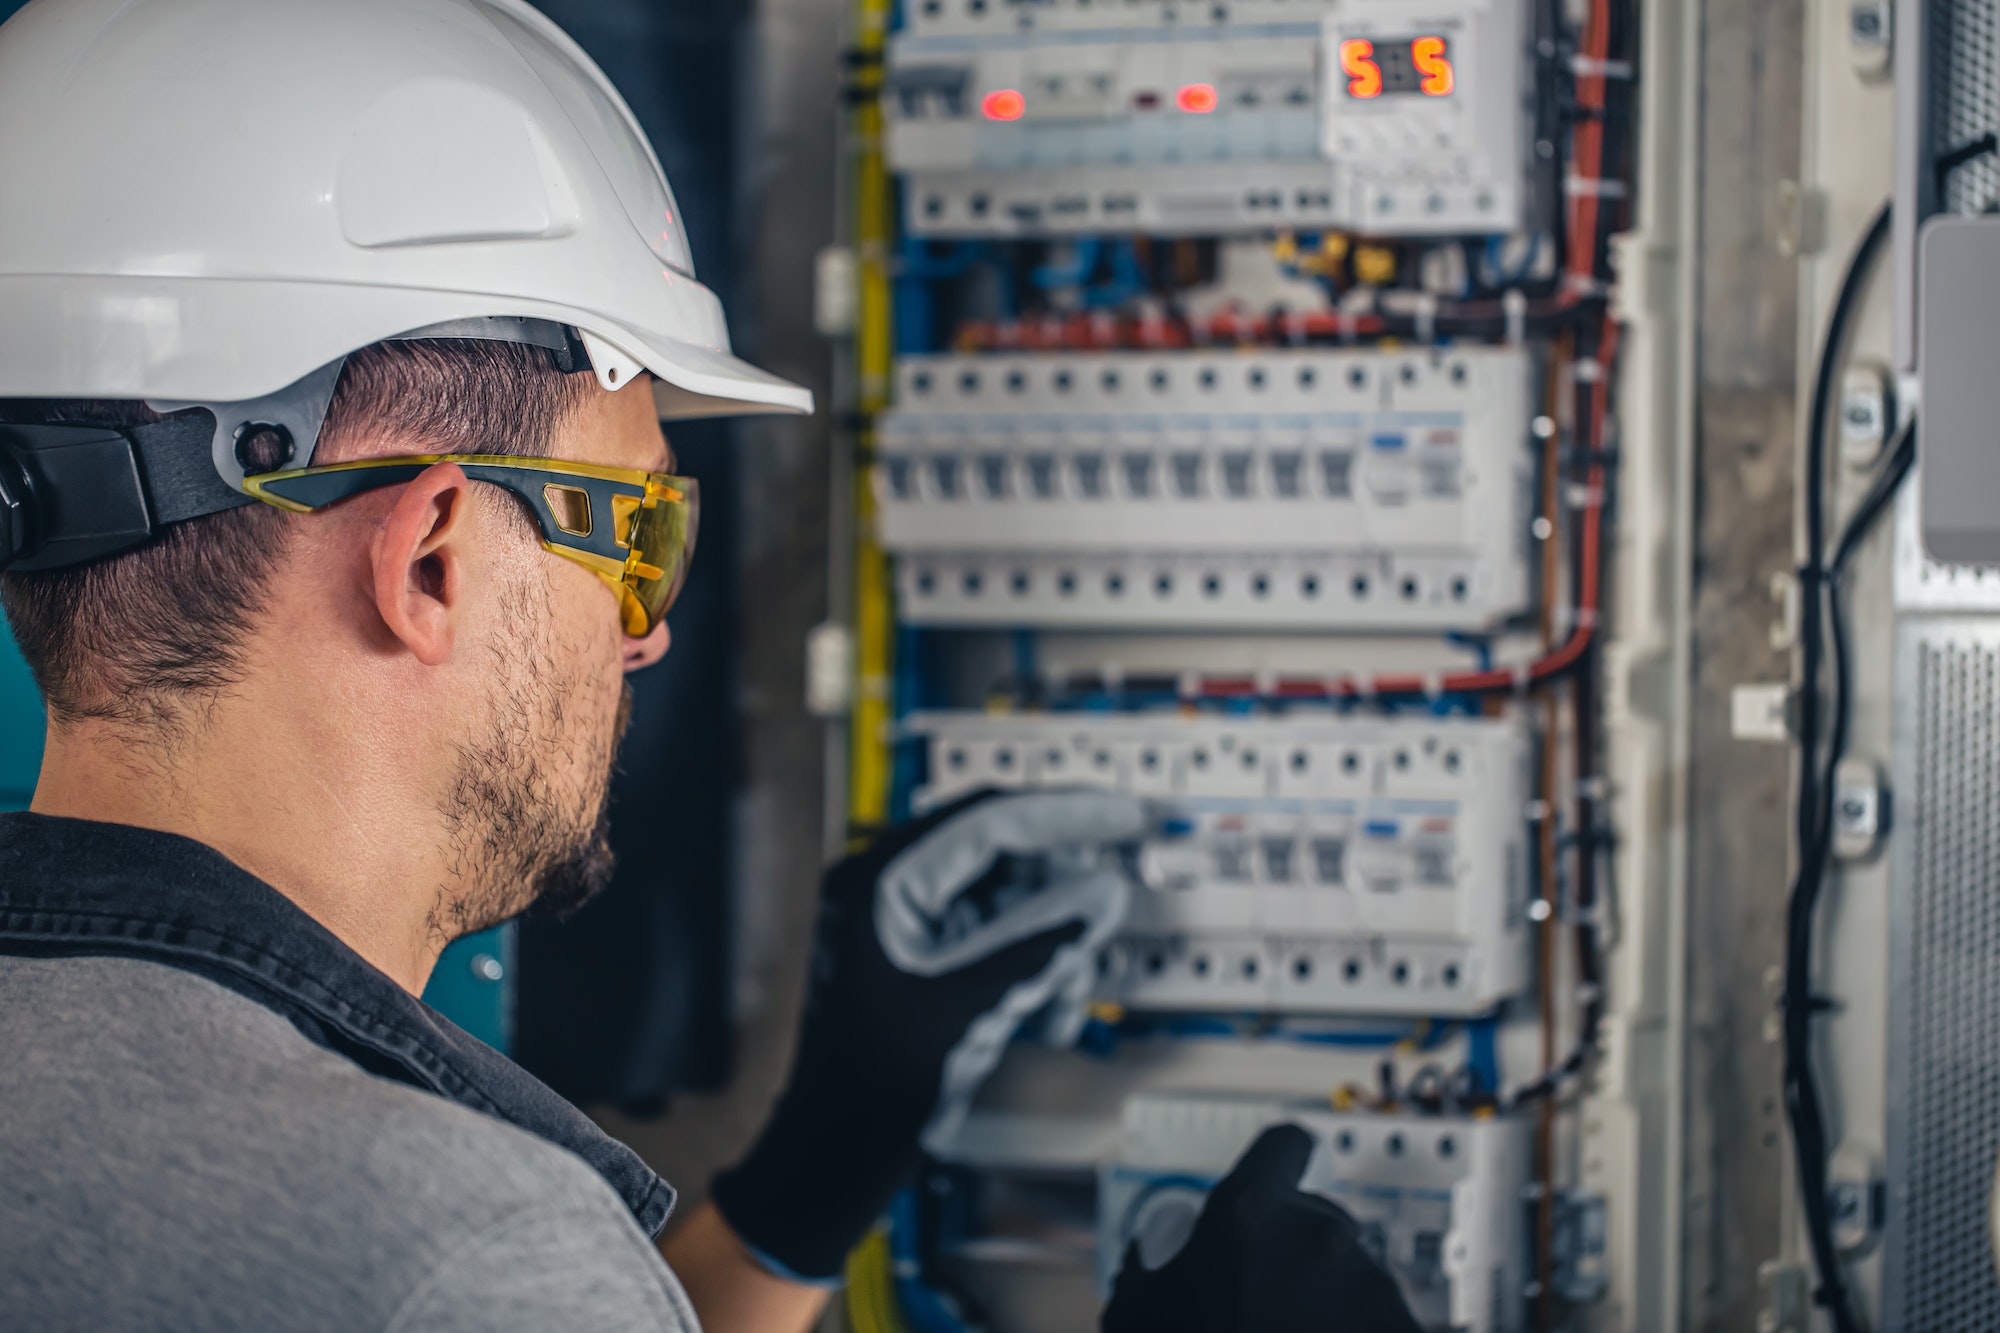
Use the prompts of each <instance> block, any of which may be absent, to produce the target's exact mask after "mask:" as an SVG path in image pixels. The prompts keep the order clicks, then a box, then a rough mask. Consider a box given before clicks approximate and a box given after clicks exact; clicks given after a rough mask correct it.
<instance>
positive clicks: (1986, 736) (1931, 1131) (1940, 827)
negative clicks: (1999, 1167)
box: [1883, 620, 2000, 1330]
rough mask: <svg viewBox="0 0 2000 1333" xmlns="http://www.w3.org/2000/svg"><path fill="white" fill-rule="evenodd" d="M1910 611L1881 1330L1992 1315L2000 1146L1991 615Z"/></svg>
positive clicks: (1985, 1323) (1998, 792) (1999, 638)
mask: <svg viewBox="0 0 2000 1333" xmlns="http://www.w3.org/2000/svg"><path fill="white" fill-rule="evenodd" d="M1956 625H1957V627H1956V628H1954V627H1953V626H1952V625H1950V624H1933V625H1928V626H1911V627H1910V632H1911V633H1912V634H1913V635H1914V636H1915V642H1914V644H1912V645H1911V648H1912V651H1911V652H1910V655H1909V657H1907V658H1906V659H1905V662H1906V664H1907V666H1906V669H1907V670H1909V671H1910V672H1911V673H1912V676H1913V679H1911V680H1910V682H1909V683H1910V684H1912V685H1914V697H1913V698H1911V699H1910V700H1909V701H1908V705H1907V706H1909V707H1910V708H1911V709H1912V711H1913V713H1914V716H1912V717H1910V719H1909V721H1910V724H1911V725H1910V726H1909V727H1908V728H1907V729H1906V730H1905V731H1904V732H1903V735H1902V736H1901V738H1900V744H1901V746H1904V747H1912V746H1913V747H1914V751H1913V752H1910V751H1906V752H1905V754H1904V755H1903V756H1902V757H1903V758H1904V760H1905V763H1904V765H1903V766H1902V768H1903V772H1904V774H1905V780H1906V783H1907V784H1908V785H1906V786H1905V790H1907V791H1909V793H1910V796H1911V799H1910V801H1909V802H1908V804H1907V805H1905V806H1904V808H1905V809H1906V810H1908V811H1909V812H1910V819H1909V822H1908V823H1907V824H1906V825H1905V828H1904V836H1905V837H1908V838H1910V839H1912V843H1911V848H1910V852H1909V860H1908V862H1907V863H1906V864H1907V865H1908V875H1907V878H1906V879H1905V882H1904V884H1903V885H1902V886H1901V893H1900V897H1901V899H1902V901H1901V902H1900V904H1899V907H1900V909H1901V910H1900V913H1899V927H1900V928H1899V930H1898V931H1897V936H1898V939H1897V943H1896V949H1895V952H1896V954H1897V957H1896V959H1895V971H1896V973H1897V975H1898V978H1899V980H1900V983H1901V984H1900V985H1899V986H1898V988H1897V990H1898V993H1897V995H1896V997H1895V1000H1894V1001H1893V1002H1892V1010H1893V1014H1892V1026H1891V1038H1890V1042H1891V1049H1892V1050H1895V1049H1898V1048H1900V1049H1901V1050H1902V1051H1903V1052H1904V1053H1905V1054H1904V1061H1903V1062H1902V1063H1903V1073H1904V1074H1905V1078H1904V1079H1903V1080H1899V1081H1900V1082H1901V1083H1902V1086H1901V1088H1900V1089H1898V1090H1897V1091H1896V1092H1894V1093H1892V1099H1893V1102H1894V1103H1897V1104H1899V1105H1892V1110H1891V1123H1890V1139H1891V1145H1892V1146H1891V1150H1890V1151H1891V1168H1892V1174H1893V1175H1894V1176H1895V1177H1896V1179H1895V1180H1894V1181H1893V1182H1892V1183H1893V1185H1894V1187H1895V1188H1894V1191H1893V1195H1892V1197H1893V1198H1894V1199H1895V1200H1896V1210H1897V1211H1898V1212H1899V1213H1900V1214H1901V1216H1900V1217H1892V1218H1891V1219H1890V1223H1889V1231H1890V1235H1891V1237H1892V1238H1893V1240H1892V1244H1893V1247H1894V1249H1895V1250H1896V1251H1897V1252H1898V1253H1897V1254H1896V1255H1895V1257H1894V1259H1893V1260H1892V1264H1891V1267H1892V1270H1894V1271H1895V1274H1896V1276H1895V1277H1894V1278H1892V1280H1891V1284H1890V1288H1891V1291H1890V1301H1891V1303H1892V1305H1893V1306H1896V1307H1900V1308H1894V1309H1891V1310H1890V1311H1888V1312H1887V1317H1886V1318H1885V1319H1884V1320H1883V1326H1884V1327H1885V1328H1889V1329H1907V1330H1929V1329H1938V1330H1942V1329H1974V1328H2000V1279H1996V1276H1995V1271H1994V1264H1993V1258H1992V1253H1991V1250H1990V1248H1989V1245H1990V1241H1989V1227H1988V1216H1989V1201H1990V1197H1991V1193H1992V1188H1993V1176H1994V1162H1995V1153H1996V1150H2000V624H1996V623H1995V622H1993V621H1990V620H1988V621H1984V622H1983V623H1982V622H1965V621H1959V622H1956Z"/></svg>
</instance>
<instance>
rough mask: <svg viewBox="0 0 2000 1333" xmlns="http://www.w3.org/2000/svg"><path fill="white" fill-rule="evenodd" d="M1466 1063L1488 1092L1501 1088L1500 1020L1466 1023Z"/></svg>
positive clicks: (1490, 1019) (1489, 1018)
mask: <svg viewBox="0 0 2000 1333" xmlns="http://www.w3.org/2000/svg"><path fill="white" fill-rule="evenodd" d="M1465 1063H1466V1064H1467V1065H1468V1066H1469V1067H1470V1068H1471V1069H1472V1072H1473V1073H1474V1074H1475V1075H1477V1076H1478V1079H1479V1086H1480V1087H1482V1088H1484V1089H1485V1090H1486V1091H1488V1092H1493V1093H1497V1092H1499V1090H1500V1020H1499V1019H1498V1018H1495V1017H1487V1018H1480V1019H1474V1020H1473V1021H1472V1022H1470V1023H1467V1024H1466V1025H1465Z"/></svg>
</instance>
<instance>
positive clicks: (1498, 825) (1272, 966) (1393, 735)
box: [910, 713, 1533, 1017]
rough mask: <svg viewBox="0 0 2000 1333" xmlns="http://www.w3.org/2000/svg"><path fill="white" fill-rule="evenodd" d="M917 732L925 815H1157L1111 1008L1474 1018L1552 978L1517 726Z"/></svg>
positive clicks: (1182, 720)
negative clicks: (1540, 969) (1542, 948)
mask: <svg viewBox="0 0 2000 1333" xmlns="http://www.w3.org/2000/svg"><path fill="white" fill-rule="evenodd" d="M910 729H911V731H912V732H913V733H914V734H916V735H918V736H921V737H922V738H923V739H924V741H925V742H926V745H927V749H928V753H929V761H930V768H929V780H928V783H927V785H926V786H925V787H924V788H923V789H922V790H921V792H919V793H918V797H917V803H918V805H919V806H921V807H925V808H928V807H931V806H935V805H939V804H942V803H944V802H946V801H949V800H952V799H954V798H956V797H958V796H962V795H964V794H966V793H968V792H972V791H977V790H979V789H981V788H985V787H999V788H1060V787H1071V786H1106V787H1115V788H1117V789H1120V790H1124V791H1131V792H1135V793H1138V794H1140V795H1144V796H1147V797H1149V798H1153V799H1154V800H1155V801H1157V811H1156V822H1155V826H1154V831H1153V833H1152V835H1151V836H1150V837H1149V838H1148V839H1147V840H1146V841H1145V842H1144V844H1143V845H1142V846H1141V847H1139V848H1138V849H1137V850H1136V852H1135V853H1134V859H1133V862H1132V865H1133V870H1134V872H1135V875H1136V878H1137V879H1138V880H1139V881H1140V884H1141V887H1140V888H1139V890H1138V892H1137V893H1136V894H1135V898H1134V902H1133V906H1132V910H1131V912H1130V914H1129V916H1128V918H1127V920H1126V924H1125V926H1124V928H1123V931H1122V933H1121V934H1120V935H1119V936H1118V938H1117V939H1116V940H1114V942H1113V943H1112V945H1111V946H1110V947H1109V948H1108V949H1107V951H1106V953H1105V954H1104V955H1103V957H1102V959H1101V960H1100V975H1099V979H1098V996H1099V998H1101V999H1105V1000H1110V1001H1114V1002H1117V1003H1121V1004H1123V1005H1125V1006H1127V1007H1129V1008H1132V1009H1137V1010H1152V1011H1181V1012H1272V1013H1319V1014H1403V1015H1420V1016H1439V1017H1464V1016H1471V1015H1476V1014H1481V1013H1486V1012H1489V1011H1491V1010H1492V1009H1493V1008H1494V1007H1495V1006H1496V1005H1498V1004H1499V1003H1500V1002H1501V1001H1503V1000H1505V999H1507V998H1508V997H1510V996H1512V995H1515V994H1518V993H1519V992H1520V991H1521V990H1523V989H1524V988H1525V987H1526V986H1527V984H1528V982H1529V979H1530V977H1531V976H1532V964H1533V958H1532V946H1531V937H1530V932H1529V929H1528V923H1527V910H1526V909H1527V863H1526V856H1527V848H1526V835H1525V822H1524V796H1523V793H1524V792H1525V791H1526V790H1527V788H1526V782H1527V772H1526V767H1527V763H1528V757H1529V745H1528V740H1527V736H1526V734H1525V732H1524V731H1523V729H1522V728H1521V727H1520V726H1519V725H1517V724H1516V723H1514V722H1512V721H1509V720H1503V719H1495V718H1465V717H1459V718H1451V717H1430V716H1412V717H1408V718H1402V717H1341V716H1336V715H1332V714H1317V715H1296V716H1287V717H1276V718H1272V717H1267V718H1218V717H1183V716H1178V715H1173V714H1124V715H1113V716H1106V715H1102V714H1092V713H1073V714H1050V715H988V714H976V713H966V714H944V713H938V714H920V715H917V716H915V717H913V718H912V719H911V721H910Z"/></svg>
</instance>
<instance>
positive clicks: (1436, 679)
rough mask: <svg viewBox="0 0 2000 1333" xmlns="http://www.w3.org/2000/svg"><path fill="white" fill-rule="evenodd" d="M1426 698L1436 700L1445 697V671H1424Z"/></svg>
mask: <svg viewBox="0 0 2000 1333" xmlns="http://www.w3.org/2000/svg"><path fill="white" fill-rule="evenodd" d="M1423 679H1424V698H1426V699H1431V700H1436V699H1441V698H1443V697H1444V673H1443V672H1442V671H1426V672H1425V673H1424V678H1423Z"/></svg>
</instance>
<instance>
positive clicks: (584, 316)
mask: <svg viewBox="0 0 2000 1333" xmlns="http://www.w3.org/2000/svg"><path fill="white" fill-rule="evenodd" d="M688 286H690V287H693V286H694V284H692V283H690V284H688ZM696 290H698V291H701V292H702V295H704V296H706V295H707V293H706V291H705V290H703V289H699V288H696ZM225 291H226V299H219V298H222V296H223V293H224V292H225ZM710 299H712V298H710ZM0 309H5V310H7V311H9V312H10V313H9V318H8V319H6V320H5V321H0V398H94V399H103V398H112V399H140V400H151V401H162V400H174V401H185V402H220V403H231V402H244V401H248V400H251V399H256V398H260V397H263V396H265V395H267V394H271V393H275V392H277V391H278V390H279V389H282V388H283V387H284V386H286V385H288V384H291V383H293V382H295V381H297V380H299V379H301V378H302V377H304V376H306V375H308V374H310V373H311V372H312V371H313V370H315V369H317V368H318V367H320V366H323V365H326V364H327V363H328V362H331V361H335V360H337V359H339V358H341V357H343V356H346V355H347V354H349V353H351V352H354V351H358V350H359V349H361V348H363V347H366V346H368V345H370V344H371V343H375V342H379V341H381V340H383V339H385V338H393V337H396V336H398V335H400V334H404V333H408V332H410V331H412V330H414V329H421V328H426V327H429V326H431V325H434V324H443V323H447V322H449V321H452V320H459V319H469V318H478V317H483V316H503V317H504V316H514V317H519V318H527V319H545V320H550V321H553V322H555V323H559V324H568V325H572V326H574V327H576V328H578V329H580V330H583V331H585V332H588V333H591V334H593V335H595V336H596V337H597V338H599V339H600V340H602V341H603V342H605V343H608V344H610V345H611V346H613V347H614V348H616V349H617V350H618V351H619V352H620V353H622V354H624V355H626V356H628V357H630V358H631V359H632V360H633V361H634V362H636V363H637V364H639V365H641V366H643V367H644V368H645V369H646V370H647V371H649V372H650V373H651V374H652V375H653V377H654V379H655V381H656V382H657V385H658V388H657V390H656V393H655V398H656V400H657V401H658V403H659V405H660V411H661V415H662V416H663V417H670V418H690V417H717V416H746V415H754V414H766V413H784V414H802V413H808V412H811V411H812V408H813V400H812V392H811V390H809V389H806V388H804V387H802V386H800V385H797V384H793V383H791V382H790V381H788V380H784V379H780V378H779V377H778V376H776V375H772V374H769V373H768V372H765V371H762V370H759V369H757V368H756V367H755V366H752V365H750V364H749V363H748V362H746V361H743V360H741V359H740V358H738V357H736V356H735V355H734V354H733V353H732V352H730V350H729V348H728V346H727V344H726V342H725V343H723V344H721V345H702V344H697V343H691V342H687V341H683V340H681V339H676V338H672V337H668V336H666V335H665V334H662V333H660V332H658V331H653V330H647V329H641V328H635V327H632V326H630V325H629V324H626V323H623V322H620V321H619V320H616V319H613V318H611V317H610V316H608V315H605V314H604V313H603V312H599V311H590V310H584V309H580V308H577V307H572V306H567V305H562V304H557V303H551V302H544V301H534V300H528V299H525V298H522V297H518V296H499V295H491V294H486V293H478V292H459V291H441V290H431V289H427V288H418V287H379V286H377V287H369V288H366V289H358V288H356V287H353V286H349V285H346V284H339V283H315V282H286V281H274V280H270V279H228V278H217V277H199V278H195V277H150V276H124V275H58V274H5V275H0ZM717 313H718V316H719V311H718V312H717ZM714 327H716V328H718V329H719V328H720V327H721V323H720V319H719V317H718V318H717V319H716V320H715V321H714Z"/></svg>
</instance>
